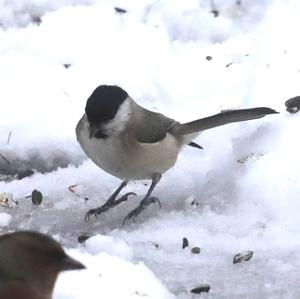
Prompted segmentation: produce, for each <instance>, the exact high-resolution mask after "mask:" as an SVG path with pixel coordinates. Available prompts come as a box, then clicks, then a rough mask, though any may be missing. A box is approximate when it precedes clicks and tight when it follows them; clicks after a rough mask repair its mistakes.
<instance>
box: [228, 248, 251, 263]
mask: <svg viewBox="0 0 300 299" xmlns="http://www.w3.org/2000/svg"><path fill="white" fill-rule="evenodd" d="M252 256H253V251H251V250H249V251H246V252H243V253H238V254H236V255H235V256H234V257H233V263H234V264H238V263H241V262H245V261H246V262H248V261H249V260H250V259H251V258H252Z"/></svg>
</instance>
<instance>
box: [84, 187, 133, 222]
mask: <svg viewBox="0 0 300 299" xmlns="http://www.w3.org/2000/svg"><path fill="white" fill-rule="evenodd" d="M130 195H135V196H136V194H135V193H134V192H128V193H126V194H124V195H123V196H121V197H120V198H119V199H112V198H110V199H108V200H107V201H106V202H105V204H104V205H102V206H101V207H99V208H96V209H91V210H89V211H88V212H87V213H86V214H85V217H84V218H85V221H88V220H89V219H90V216H91V215H94V216H95V217H96V218H98V216H99V215H100V214H101V213H104V212H106V211H107V210H109V209H112V208H114V207H115V206H117V205H119V204H120V203H121V202H123V201H126V200H127V199H128V196H130Z"/></svg>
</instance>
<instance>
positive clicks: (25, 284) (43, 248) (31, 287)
mask: <svg viewBox="0 0 300 299" xmlns="http://www.w3.org/2000/svg"><path fill="white" fill-rule="evenodd" d="M84 268H85V267H84V266H83V265H82V264H81V263H80V262H78V261H76V260H74V259H73V258H71V257H70V256H68V255H67V254H66V253H65V251H64V250H63V248H62V247H61V245H60V244H59V243H58V242H57V241H55V240H54V239H52V238H50V237H49V236H47V235H44V234H41V233H38V232H32V231H20V232H15V233H10V234H6V235H2V236H0V299H51V298H52V291H53V287H54V284H55V281H56V278H57V276H58V273H59V272H61V271H66V270H79V269H84Z"/></svg>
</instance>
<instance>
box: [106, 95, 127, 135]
mask: <svg viewBox="0 0 300 299" xmlns="http://www.w3.org/2000/svg"><path fill="white" fill-rule="evenodd" d="M130 115H131V107H130V100H129V99H128V98H127V99H126V100H125V101H124V102H123V103H122V104H121V106H120V107H119V109H118V112H117V114H116V115H115V117H114V119H112V120H111V121H109V122H108V123H107V124H106V125H105V126H104V128H105V131H106V132H107V133H108V134H111V133H112V134H116V133H120V132H122V131H123V130H124V128H125V126H126V124H127V123H128V121H129V119H130Z"/></svg>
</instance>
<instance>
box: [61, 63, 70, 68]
mask: <svg viewBox="0 0 300 299" xmlns="http://www.w3.org/2000/svg"><path fill="white" fill-rule="evenodd" d="M71 65H72V64H71V63H63V66H64V68H65V69H68V68H69V67H70V66H71Z"/></svg>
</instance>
